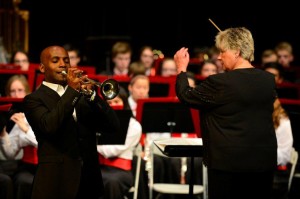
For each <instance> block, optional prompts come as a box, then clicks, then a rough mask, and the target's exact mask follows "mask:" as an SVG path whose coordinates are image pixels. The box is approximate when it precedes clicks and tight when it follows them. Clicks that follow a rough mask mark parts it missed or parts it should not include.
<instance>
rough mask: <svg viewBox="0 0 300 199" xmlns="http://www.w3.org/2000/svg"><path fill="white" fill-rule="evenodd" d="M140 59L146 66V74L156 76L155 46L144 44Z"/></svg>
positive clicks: (140, 51)
mask: <svg viewBox="0 0 300 199" xmlns="http://www.w3.org/2000/svg"><path fill="white" fill-rule="evenodd" d="M139 61H140V62H141V63H142V64H143V65H144V66H145V68H146V73H145V74H146V75H147V76H154V75H155V72H156V71H155V68H154V66H153V64H154V61H155V60H154V53H153V48H152V47H151V46H147V45H146V46H142V47H141V49H140V50H139Z"/></svg>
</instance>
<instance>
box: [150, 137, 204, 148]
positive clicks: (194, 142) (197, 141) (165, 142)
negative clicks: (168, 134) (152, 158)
mask: <svg viewBox="0 0 300 199" xmlns="http://www.w3.org/2000/svg"><path fill="white" fill-rule="evenodd" d="M153 142H154V144H155V145H156V146H157V147H158V148H159V149H160V150H161V151H165V147H166V146H170V145H174V146H202V138H167V139H162V140H155V141H153Z"/></svg>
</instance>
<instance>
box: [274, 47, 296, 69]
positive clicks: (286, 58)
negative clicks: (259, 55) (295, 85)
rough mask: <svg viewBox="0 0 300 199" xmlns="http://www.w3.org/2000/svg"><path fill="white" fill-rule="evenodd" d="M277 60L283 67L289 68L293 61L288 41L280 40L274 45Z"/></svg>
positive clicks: (291, 49)
mask: <svg viewBox="0 0 300 199" xmlns="http://www.w3.org/2000/svg"><path fill="white" fill-rule="evenodd" d="M275 52H276V54H277V57H278V62H279V63H280V64H281V65H282V66H283V67H284V68H289V67H291V66H292V62H293V61H294V54H293V47H292V45H291V44H290V43H289V42H285V41H284V42H280V43H278V44H277V45H276V46H275Z"/></svg>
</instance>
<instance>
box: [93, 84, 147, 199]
mask: <svg viewBox="0 0 300 199" xmlns="http://www.w3.org/2000/svg"><path fill="white" fill-rule="evenodd" d="M127 100H128V95H127V92H126V90H125V89H124V88H122V87H121V88H120V92H119V94H118V95H117V96H116V97H115V98H114V99H112V100H108V103H109V104H110V106H112V107H113V106H122V107H123V109H124V110H130V107H129V104H128V101H127ZM141 135H142V126H141V124H140V123H139V122H138V121H137V120H136V119H135V118H134V117H133V116H132V117H131V118H130V121H129V125H128V129H127V135H126V140H125V144H124V145H97V150H98V153H99V162H100V168H101V173H102V179H103V183H104V198H109V199H121V198H124V197H125V196H126V195H127V194H128V191H129V189H130V187H132V186H133V184H134V183H133V182H134V180H133V172H132V159H133V150H134V148H135V147H136V146H137V144H138V143H139V141H140V138H141Z"/></svg>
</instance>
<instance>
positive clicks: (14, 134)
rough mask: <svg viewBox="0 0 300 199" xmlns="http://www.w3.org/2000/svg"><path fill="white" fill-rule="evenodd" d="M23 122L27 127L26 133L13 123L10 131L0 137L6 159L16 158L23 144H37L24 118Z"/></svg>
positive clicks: (35, 145)
mask: <svg viewBox="0 0 300 199" xmlns="http://www.w3.org/2000/svg"><path fill="white" fill-rule="evenodd" d="M25 122H26V124H27V126H28V128H29V130H28V131H27V132H26V133H25V132H23V131H22V130H21V129H20V127H19V126H18V125H17V124H15V125H14V127H13V128H12V129H11V131H10V133H9V134H8V133H5V134H4V137H3V138H1V139H0V140H1V145H2V150H3V152H4V153H5V156H6V157H7V158H8V159H18V158H16V156H17V155H18V153H20V151H21V150H22V148H23V147H25V146H34V147H37V146H38V142H37V140H36V138H35V135H34V132H33V131H32V129H31V127H30V125H29V124H28V121H27V119H26V118H25ZM18 156H19V155H18Z"/></svg>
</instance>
